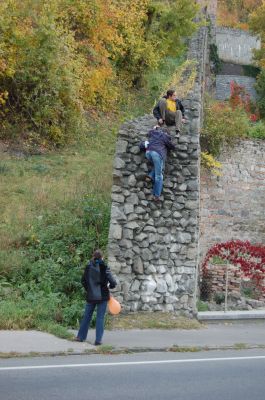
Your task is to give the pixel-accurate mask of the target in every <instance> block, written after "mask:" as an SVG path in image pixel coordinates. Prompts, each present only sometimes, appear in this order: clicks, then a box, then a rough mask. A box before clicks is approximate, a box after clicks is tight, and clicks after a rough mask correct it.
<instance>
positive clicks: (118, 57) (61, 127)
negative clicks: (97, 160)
mask: <svg viewBox="0 0 265 400" xmlns="http://www.w3.org/2000/svg"><path fill="white" fill-rule="evenodd" d="M197 10H198V9H197V6H196V4H195V2H190V1H189V0H178V1H177V0H167V1H163V0H161V1H160V0H123V1H122V2H121V1H119V0H79V1H78V2H77V1H75V0H39V1H35V0H24V1H23V2H21V1H20V0H6V1H5V2H1V3H0V99H1V101H0V113H1V136H2V138H3V137H5V138H10V137H12V136H15V135H18V134H22V133H23V134H26V133H27V132H34V134H35V135H37V136H38V137H39V138H40V139H41V140H46V141H51V142H53V143H57V144H62V143H65V142H66V141H67V140H69V139H71V138H73V137H75V136H76V135H77V134H78V132H80V131H84V130H85V126H86V119H85V117H84V111H88V112H89V110H91V109H94V110H96V111H99V110H103V111H106V110H107V111H111V110H113V109H115V108H116V107H117V106H118V104H119V101H120V99H121V96H123V94H124V92H125V91H126V89H128V88H130V87H140V86H142V85H144V75H145V74H146V72H147V71H148V70H153V69H155V68H156V67H157V66H158V65H159V63H160V62H161V60H163V59H164V58H165V57H166V56H168V55H170V54H174V55H178V54H180V53H181V51H183V48H184V38H186V37H187V36H189V35H190V34H191V33H193V32H194V30H195V28H196V25H195V23H194V22H193V19H194V16H195V15H196V12H197ZM121 88H122V90H121Z"/></svg>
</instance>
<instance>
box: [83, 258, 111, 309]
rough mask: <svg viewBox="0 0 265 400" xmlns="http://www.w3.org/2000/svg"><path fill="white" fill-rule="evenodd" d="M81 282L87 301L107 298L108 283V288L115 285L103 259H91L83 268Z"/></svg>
mask: <svg viewBox="0 0 265 400" xmlns="http://www.w3.org/2000/svg"><path fill="white" fill-rule="evenodd" d="M81 282H82V285H83V286H84V288H85V290H86V300H87V302H88V303H90V302H92V303H97V302H101V301H105V300H109V298H110V293H109V288H108V284H109V287H110V289H113V288H115V286H116V285H117V283H116V281H115V279H114V278H113V276H112V274H111V272H110V269H109V267H108V266H107V264H105V263H104V261H103V260H91V261H90V262H89V263H88V265H87V266H86V268H85V271H84V274H83V276H82V280H81Z"/></svg>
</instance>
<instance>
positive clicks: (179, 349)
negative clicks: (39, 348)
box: [0, 343, 265, 360]
mask: <svg viewBox="0 0 265 400" xmlns="http://www.w3.org/2000/svg"><path fill="white" fill-rule="evenodd" d="M103 347H104V346H103ZM251 349H265V345H262V344H257V345H248V344H245V343H240V344H236V343H235V344H234V345H230V346H218V345H216V346H171V347H160V348H159V347H131V348H125V347H121V348H113V349H109V350H106V351H105V350H101V349H100V348H97V349H87V350H84V351H73V352H72V351H71V352H69V351H65V352H63V351H60V352H28V353H19V352H9V353H8V352H7V353H3V352H1V353H0V360H1V359H7V358H23V357H63V356H84V355H87V356H90V355H96V354H100V355H108V354H109V355H115V354H136V353H157V352H166V353H170V352H171V353H197V352H200V351H214V350H251Z"/></svg>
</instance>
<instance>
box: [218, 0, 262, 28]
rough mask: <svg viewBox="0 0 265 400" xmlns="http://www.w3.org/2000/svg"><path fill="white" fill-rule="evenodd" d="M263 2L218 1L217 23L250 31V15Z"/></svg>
mask: <svg viewBox="0 0 265 400" xmlns="http://www.w3.org/2000/svg"><path fill="white" fill-rule="evenodd" d="M261 4H262V0H218V7H217V23H218V24H219V25H222V26H227V27H231V28H237V29H245V30H248V29H249V21H248V19H249V15H250V14H251V13H252V12H253V11H255V10H256V9H257V7H259V6H260V5H261Z"/></svg>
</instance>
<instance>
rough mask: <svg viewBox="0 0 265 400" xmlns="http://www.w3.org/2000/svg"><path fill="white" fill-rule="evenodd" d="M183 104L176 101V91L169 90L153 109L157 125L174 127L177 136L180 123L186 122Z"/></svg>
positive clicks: (179, 130)
mask: <svg viewBox="0 0 265 400" xmlns="http://www.w3.org/2000/svg"><path fill="white" fill-rule="evenodd" d="M184 114H185V110H184V107H183V104H182V103H181V101H180V100H179V99H177V95H176V91H175V90H173V89H169V90H168V91H167V93H166V95H165V96H163V97H162V99H160V100H159V101H158V103H157V104H156V106H155V108H154V109H153V115H154V117H155V118H156V119H157V122H158V124H159V125H163V124H164V123H165V124H166V125H167V126H175V127H176V134H177V136H179V135H180V133H181V127H182V123H185V122H186V119H185V116H184Z"/></svg>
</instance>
